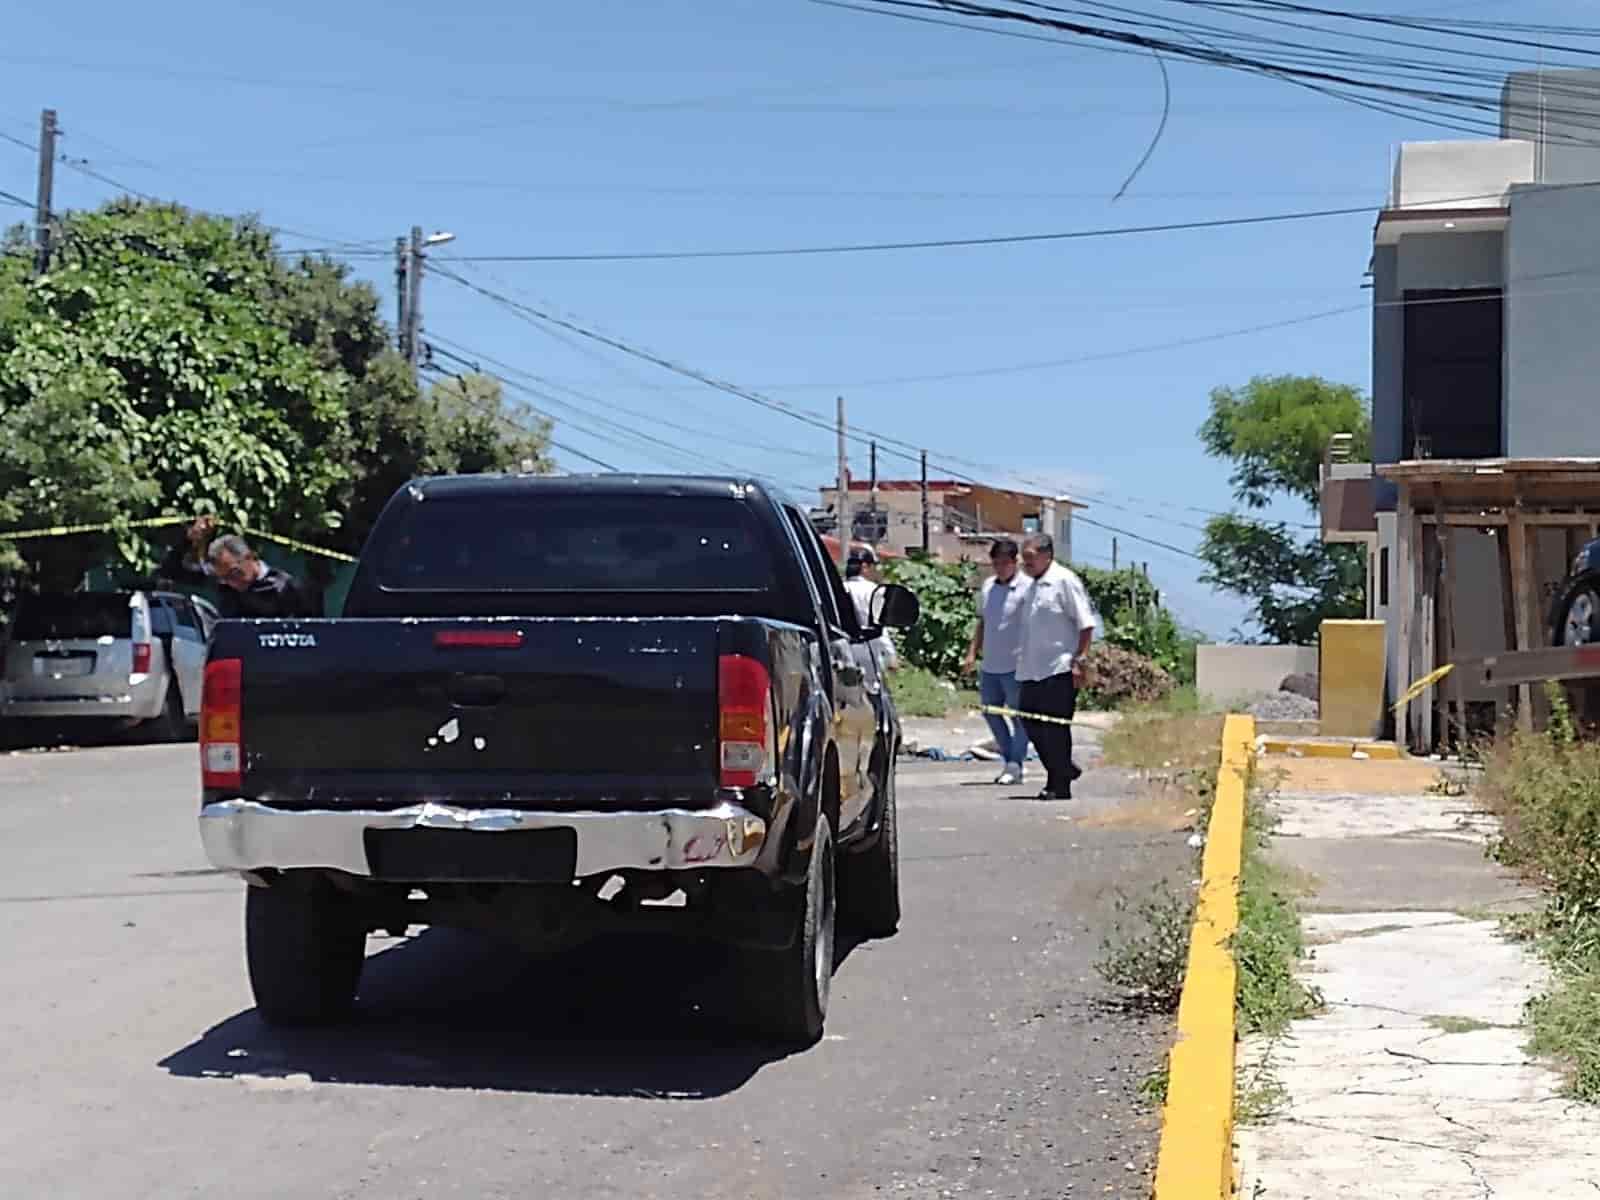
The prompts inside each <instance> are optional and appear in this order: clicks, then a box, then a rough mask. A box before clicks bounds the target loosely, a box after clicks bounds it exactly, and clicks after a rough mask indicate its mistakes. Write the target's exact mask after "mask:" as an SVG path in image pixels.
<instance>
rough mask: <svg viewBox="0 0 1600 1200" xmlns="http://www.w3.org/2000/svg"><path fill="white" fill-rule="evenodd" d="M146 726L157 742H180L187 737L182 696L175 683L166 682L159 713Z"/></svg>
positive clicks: (186, 723) (186, 721)
mask: <svg viewBox="0 0 1600 1200" xmlns="http://www.w3.org/2000/svg"><path fill="white" fill-rule="evenodd" d="M146 728H147V729H149V731H150V736H151V737H152V738H153V739H154V740H155V741H158V742H182V741H185V740H187V739H188V736H189V722H188V719H187V718H186V717H184V715H183V696H182V694H181V693H180V692H179V691H178V685H177V684H176V683H173V682H170V681H169V682H168V683H167V694H166V698H165V699H164V700H162V702H161V715H160V716H159V717H156V718H154V719H153V720H151V721H150V722H149V723H148V724H147V725H146Z"/></svg>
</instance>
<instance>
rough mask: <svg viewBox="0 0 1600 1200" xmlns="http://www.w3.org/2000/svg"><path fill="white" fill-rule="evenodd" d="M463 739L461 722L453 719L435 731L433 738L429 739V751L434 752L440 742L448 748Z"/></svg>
mask: <svg viewBox="0 0 1600 1200" xmlns="http://www.w3.org/2000/svg"><path fill="white" fill-rule="evenodd" d="M460 737H461V722H460V721H459V720H457V719H456V718H455V717H451V718H450V719H449V720H448V721H446V722H445V723H444V724H443V725H441V726H439V728H438V729H436V730H434V731H433V736H432V737H430V738H429V739H428V749H429V750H432V749H433V748H434V747H435V746H437V745H438V744H439V743H440V742H443V743H444V744H445V745H446V746H449V745H452V744H454V743H455V742H456V741H458V740H459V739H460Z"/></svg>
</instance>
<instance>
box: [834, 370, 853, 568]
mask: <svg viewBox="0 0 1600 1200" xmlns="http://www.w3.org/2000/svg"><path fill="white" fill-rule="evenodd" d="M838 421H839V502H838V504H837V506H836V507H837V508H838V510H839V567H840V569H841V570H842V569H843V568H844V566H845V563H846V562H847V561H848V560H849V558H850V459H849V456H848V454H847V453H846V450H845V432H844V397H843V396H840V397H839V416H838Z"/></svg>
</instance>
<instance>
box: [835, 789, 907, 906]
mask: <svg viewBox="0 0 1600 1200" xmlns="http://www.w3.org/2000/svg"><path fill="white" fill-rule="evenodd" d="M883 788H884V803H883V826H882V828H881V829H880V830H879V831H878V841H877V844H875V845H874V846H873V847H872V849H871V850H865V851H862V852H861V853H860V854H851V855H848V856H847V857H846V858H845V859H844V862H843V863H842V864H841V866H842V871H841V874H840V880H839V882H840V905H841V908H842V915H843V917H844V919H845V921H846V922H848V923H849V924H850V925H851V926H853V927H854V928H856V929H857V930H859V931H860V932H862V933H864V934H866V935H867V936H868V937H872V938H886V937H892V936H893V935H894V932H895V930H897V929H898V928H900V817H899V811H898V805H897V804H896V802H895V786H894V764H893V762H891V763H890V764H889V766H888V769H887V770H886V771H885V772H884V782H883Z"/></svg>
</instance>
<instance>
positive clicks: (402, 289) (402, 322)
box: [394, 237, 411, 362]
mask: <svg viewBox="0 0 1600 1200" xmlns="http://www.w3.org/2000/svg"><path fill="white" fill-rule="evenodd" d="M410 268H411V262H410V258H409V256H408V254H407V252H406V239H405V238H403V237H397V238H395V240H394V307H395V317H394V340H395V349H397V350H399V351H400V354H401V356H402V357H403V358H404V359H405V360H406V361H407V362H410V361H411V355H410V353H409V352H408V351H407V350H406V329H407V325H406V298H407V292H408V290H409V289H410V287H411V283H410V274H411V270H410Z"/></svg>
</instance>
